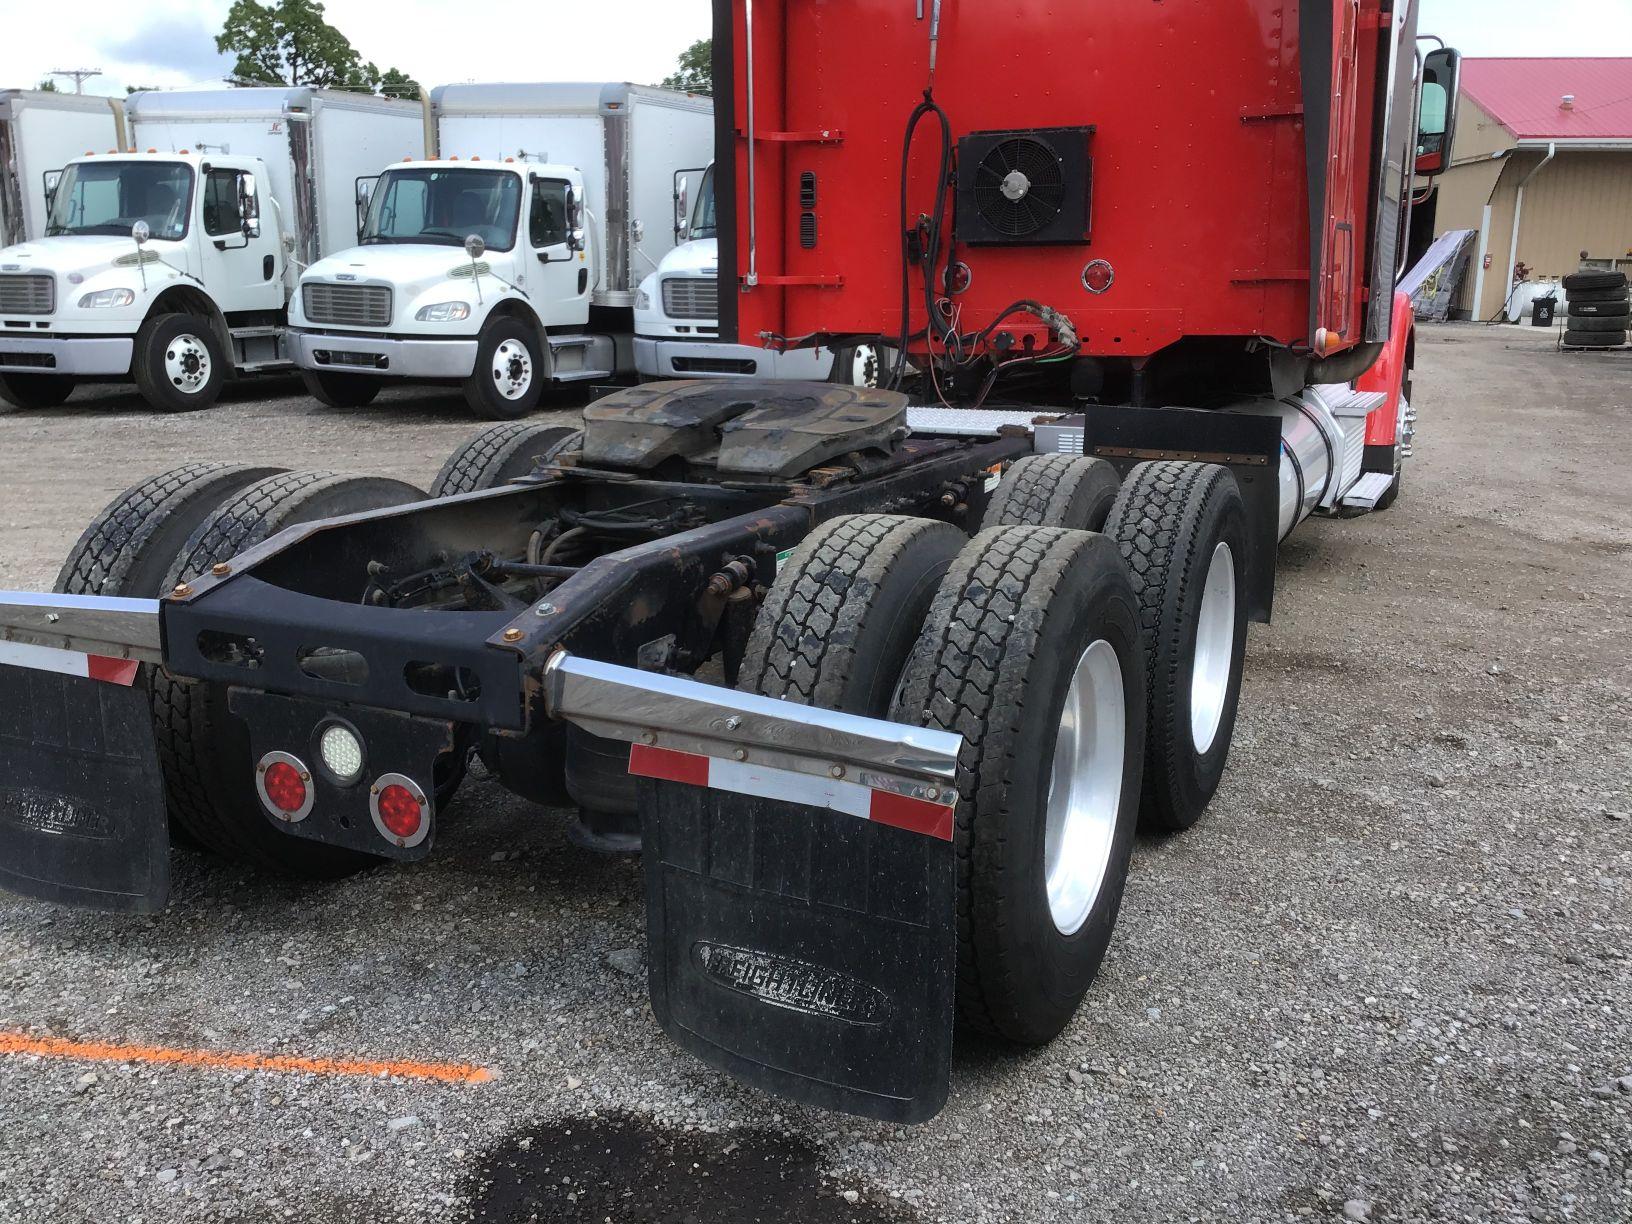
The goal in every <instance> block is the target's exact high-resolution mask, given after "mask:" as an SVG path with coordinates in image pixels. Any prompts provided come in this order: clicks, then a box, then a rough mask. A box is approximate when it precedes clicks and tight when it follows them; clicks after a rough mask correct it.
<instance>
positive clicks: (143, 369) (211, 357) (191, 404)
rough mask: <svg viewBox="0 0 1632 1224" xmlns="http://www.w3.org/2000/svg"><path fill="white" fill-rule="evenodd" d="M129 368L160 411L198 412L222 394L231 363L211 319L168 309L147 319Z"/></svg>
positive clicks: (142, 327)
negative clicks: (176, 312)
mask: <svg viewBox="0 0 1632 1224" xmlns="http://www.w3.org/2000/svg"><path fill="white" fill-rule="evenodd" d="M130 368H131V375H132V376H133V377H134V378H135V380H136V389H137V390H138V391H140V392H141V393H142V398H143V399H145V400H146V401H147V402H148V403H149V404H151V405H152V406H153V407H155V408H157V409H158V410H159V411H160V412H193V411H195V410H197V409H199V408H208V407H210V405H212V404H214V403H215V401H216V400H217V399H219V398H220V396H221V388H222V387H223V386H224V385H225V384H226V381H227V375H228V373H229V372H230V363H229V362H228V360H227V355H226V353H225V352H224V351H223V350H222V348H221V341H220V340H219V339H218V338H217V337H216V334H215V328H214V326H213V325H212V324H211V322H210V320H208V319H206V318H204V317H203V316H201V315H189V314H166V315H154V316H153V317H152V318H150V319H148V320H147V322H145V323H143V324H142V326H141V330H140V331H138V332H137V333H136V354H135V357H134V358H133V360H132V361H131V367H130Z"/></svg>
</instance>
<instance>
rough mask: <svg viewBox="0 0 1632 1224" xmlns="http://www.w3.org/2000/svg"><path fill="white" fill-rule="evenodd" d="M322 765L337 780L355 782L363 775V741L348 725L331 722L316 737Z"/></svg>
mask: <svg viewBox="0 0 1632 1224" xmlns="http://www.w3.org/2000/svg"><path fill="white" fill-rule="evenodd" d="M317 751H318V754H319V755H320V756H322V758H323V767H324V768H325V769H327V770H328V771H329V773H330V774H332V775H333V776H334V779H335V781H337V782H355V781H357V779H358V778H360V777H362V776H363V741H362V740H360V739H358V738H357V733H356V732H355V731H353V730H352V729H351V728H350V727H343V726H341V725H340V724H339V723H333V724H331V725H330V726H327V727H325V728H324V729H323V734H322V735H320V736H318V738H317Z"/></svg>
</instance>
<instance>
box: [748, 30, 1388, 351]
mask: <svg viewBox="0 0 1632 1224" xmlns="http://www.w3.org/2000/svg"><path fill="white" fill-rule="evenodd" d="M1331 2H1332V3H1333V4H1334V6H1336V7H1338V8H1341V9H1342V10H1343V12H1345V13H1346V14H1348V17H1347V25H1346V26H1344V27H1342V30H1343V33H1342V34H1341V37H1343V38H1345V39H1347V40H1349V41H1348V42H1347V43H1346V44H1345V46H1348V47H1355V48H1358V50H1356V51H1354V52H1353V53H1352V54H1351V53H1350V52H1349V51H1345V70H1346V78H1345V79H1346V80H1347V81H1348V84H1349V88H1348V93H1347V95H1346V97H1345V98H1344V99H1343V101H1344V106H1343V107H1341V108H1339V110H1340V111H1341V114H1340V115H1338V114H1334V116H1333V122H1334V124H1338V125H1339V129H1340V132H1341V133H1342V140H1343V144H1344V156H1343V157H1342V158H1341V164H1340V165H1339V167H1338V168H1339V170H1340V171H1341V174H1340V176H1339V177H1338V178H1337V179H1336V181H1335V190H1336V194H1335V196H1334V197H1333V198H1334V201H1335V203H1334V209H1333V212H1334V215H1336V216H1338V217H1340V218H1341V219H1342V221H1343V223H1344V224H1347V225H1350V226H1352V227H1353V229H1351V230H1348V231H1343V232H1344V233H1345V234H1347V235H1348V236H1346V237H1344V238H1342V239H1341V243H1340V245H1344V250H1343V251H1342V252H1340V259H1339V261H1338V263H1337V265H1336V267H1335V270H1334V277H1333V280H1332V283H1331V285H1330V292H1329V294H1328V295H1327V297H1326V299H1325V300H1326V307H1325V309H1324V310H1323V317H1326V316H1329V317H1331V318H1333V319H1336V320H1339V321H1341V322H1342V323H1343V330H1344V333H1345V344H1346V343H1353V342H1354V341H1355V340H1356V339H1358V332H1359V321H1360V319H1361V318H1362V316H1363V311H1362V309H1361V306H1360V301H1361V299H1360V297H1359V294H1360V292H1361V291H1360V286H1359V281H1360V280H1361V279H1362V278H1363V276H1364V272H1365V268H1366V266H1367V258H1366V251H1367V249H1368V236H1367V235H1366V234H1365V233H1364V232H1363V229H1364V219H1365V217H1366V215H1367V211H1368V209H1367V201H1366V193H1367V191H1368V190H1369V179H1370V164H1371V132H1370V127H1371V124H1372V111H1373V107H1372V95H1373V92H1374V85H1375V81H1374V76H1375V50H1374V46H1375V42H1376V24H1377V12H1378V9H1379V6H1380V0H1331ZM932 7H933V5H932V0H925V3H924V5H923V8H924V10H925V19H923V20H918V19H916V18H915V16H914V9H915V6H914V5H913V4H912V3H911V2H910V0H823V2H822V3H811V2H810V0H754V3H753V4H752V14H753V36H754V75H753V91H754V99H755V110H756V126H757V128H758V131H759V134H760V136H761V139H759V140H757V141H755V142H754V160H755V163H756V167H755V169H756V174H755V179H756V182H755V193H754V198H753V201H752V206H753V211H754V216H755V222H756V231H757V232H756V242H755V251H754V255H755V257H756V260H757V270H758V272H759V273H760V275H761V276H773V277H802V278H813V279H814V280H815V281H817V282H820V283H809V284H796V283H787V282H785V281H784V282H782V283H778V284H776V285H764V284H761V285H758V286H749V285H742V286H740V288H741V292H740V295H739V299H738V301H739V311H740V314H739V328H738V334H739V336H740V337H741V338H742V339H744V340H746V341H750V342H752V341H753V340H754V338H755V337H756V336H758V335H760V334H761V333H768V334H771V335H775V336H784V337H790V338H791V337H799V336H804V335H808V334H811V333H820V332H828V333H837V334H844V333H882V334H893V333H894V332H895V331H896V330H897V329H898V327H899V324H900V297H901V233H900V229H901V226H900V223H899V221H898V206H899V205H898V194H899V191H900V179H901V170H900V166H901V156H902V150H901V145H902V139H903V135H904V129H905V125H906V122H907V119H908V116H909V115H910V113H911V112H912V109H913V107H914V106H915V105H917V103H918V102H919V101H920V100H921V99H922V98H923V95H924V90H925V88H926V86H927V85H928V84H929V71H928V67H929V21H928V14H929V12H930V11H931V10H932ZM747 9H748V5H747V4H746V0H737V2H736V3H735V4H734V5H733V12H734V19H735V21H736V48H737V53H736V57H735V61H736V72H737V82H736V89H735V91H734V92H735V112H734V113H735V115H736V126H737V130H738V133H739V140H738V146H737V149H736V170H737V201H738V217H739V220H738V225H737V243H738V273H739V278H740V277H743V276H746V274H747V271H748V268H749V250H748V225H747V216H748V211H749V208H750V197H749V192H748V156H747V152H748V142H747V139H746V134H747V133H746V126H747V123H746V94H747V90H746V86H747V82H746V76H747V56H746V55H745V54H744V49H745V39H746V22H745V15H746V12H747ZM1351 61H1352V62H1351ZM934 98H935V100H936V101H937V102H938V103H940V105H941V106H943V107H944V108H945V109H946V111H947V113H948V114H949V115H950V117H951V121H952V125H953V139H954V140H956V139H957V138H958V137H960V136H962V135H964V134H967V133H969V132H973V131H982V130H992V129H1008V128H1026V127H1047V126H1064V125H1093V127H1094V129H1095V132H1094V136H1093V140H1092V146H1091V147H1092V153H1093V158H1094V167H1093V170H1094V188H1093V231H1092V241H1091V243H1090V244H1088V245H1080V246H1079V245H1069V246H1045V247H973V248H971V247H966V246H959V247H958V248H957V251H956V254H957V258H959V259H961V260H963V261H964V262H966V263H967V264H968V265H969V266H970V268H971V269H972V271H973V283H972V285H971V287H970V289H969V290H968V291H967V292H965V293H963V294H960V295H958V297H957V298H955V299H954V303H955V305H956V307H957V308H958V309H959V310H960V311H961V312H962V314H961V324H962V326H963V328H964V329H965V330H976V329H978V328H979V327H981V326H984V325H985V323H986V322H988V321H990V320H991V319H992V318H994V317H995V316H996V315H997V313H998V312H999V311H1000V310H1002V309H1003V308H1004V307H1005V306H1007V305H1009V304H1010V303H1012V302H1014V301H1016V300H1017V299H1020V298H1032V299H1036V300H1038V301H1041V302H1043V303H1045V304H1047V305H1050V306H1052V307H1054V308H1056V309H1058V310H1060V311H1061V312H1063V313H1064V314H1065V315H1067V316H1068V317H1069V318H1070V319H1071V320H1072V322H1073V323H1074V324H1075V326H1076V329H1077V331H1078V334H1079V335H1080V337H1081V338H1082V342H1083V344H1082V351H1084V352H1087V353H1093V354H1100V355H1107V356H1141V355H1147V354H1150V353H1153V352H1155V351H1156V350H1157V349H1160V348H1162V347H1164V346H1165V345H1168V344H1171V343H1172V342H1173V341H1175V340H1177V339H1179V338H1180V337H1182V336H1187V335H1257V336H1265V337H1269V338H1272V339H1275V340H1277V341H1280V342H1283V343H1287V344H1294V345H1297V344H1308V343H1310V342H1312V340H1313V337H1312V336H1311V335H1310V334H1309V331H1310V319H1311V309H1310V306H1311V301H1310V297H1311V286H1310V283H1309V270H1308V268H1309V245H1310V244H1309V233H1308V228H1309V222H1308V217H1309V210H1308V206H1307V199H1308V189H1307V182H1308V179H1307V167H1306V164H1305V146H1304V139H1303V127H1302V125H1303V106H1302V101H1303V100H1302V82H1301V76H1300V72H1299V64H1298V5H1297V3H1296V0H1156V2H1153V0H1097V2H1096V3H1095V4H1092V5H1087V4H1082V5H1061V4H1056V3H1052V2H1051V0H981V2H980V3H974V2H972V0H944V3H943V7H942V17H941V30H940V44H939V55H938V65H937V70H936V75H935V79H934ZM823 131H827V132H838V133H841V137H840V138H839V139H838V140H829V141H825V142H817V141H811V142H804V141H798V140H788V139H781V138H778V137H777V135H776V134H778V133H790V134H795V135H797V134H799V133H818V132H823ZM938 154H939V142H938V131H937V125H936V124H935V122H934V120H933V119H929V120H926V121H925V122H924V123H923V124H922V125H921V126H920V128H919V134H918V139H917V140H916V142H915V144H914V148H913V151H912V157H911V162H910V167H911V168H910V173H909V184H910V186H909V200H910V206H909V220H910V219H912V218H916V216H917V215H918V214H920V213H923V212H927V211H929V209H930V207H931V203H932V201H933V196H934V183H933V176H934V173H935V169H936V166H937V164H938V160H939V157H938ZM805 171H809V172H812V173H814V174H815V175H816V179H817V184H818V187H817V190H818V204H817V210H816V211H817V214H818V218H819V227H818V240H817V245H816V247H815V248H814V249H810V250H807V249H804V248H802V247H801V246H800V244H799V238H798V228H797V226H796V225H795V224H794V223H793V222H794V220H795V218H796V217H797V215H798V196H799V178H800V175H801V173H802V172H805ZM1334 232H1335V231H1334ZM1345 244H1346V245H1345ZM1095 259H1104V260H1107V261H1109V262H1110V263H1111V264H1112V265H1113V267H1114V268H1115V274H1116V277H1115V283H1114V285H1112V287H1111V288H1110V290H1109V291H1108V292H1106V293H1104V294H1102V295H1097V296H1096V295H1094V294H1091V293H1089V292H1088V291H1087V290H1086V289H1085V288H1084V287H1083V284H1082V280H1081V276H1082V270H1083V267H1084V266H1085V265H1086V264H1087V263H1088V262H1089V261H1090V260H1095ZM841 278H842V280H841ZM835 282H838V283H835ZM914 282H915V283H914V290H913V294H912V298H913V303H914V305H913V318H914V322H913V326H914V328H915V329H916V328H921V327H923V326H924V323H925V319H924V314H923V309H924V308H923V296H922V289H921V285H919V284H918V283H916V282H917V277H916V275H915V276H914Z"/></svg>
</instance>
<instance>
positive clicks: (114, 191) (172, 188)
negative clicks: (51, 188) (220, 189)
mask: <svg viewBox="0 0 1632 1224" xmlns="http://www.w3.org/2000/svg"><path fill="white" fill-rule="evenodd" d="M192 199H193V171H192V167H191V166H186V165H183V164H182V163H180V162H161V161H105V162H103V161H99V162H74V163H73V164H72V165H70V166H68V167H67V168H66V169H64V170H63V172H62V178H61V180H60V181H59V182H58V183H57V191H56V194H55V195H54V196H52V197H51V216H50V218H49V219H48V220H47V221H46V225H45V233H46V237H48V238H51V237H56V236H58V235H60V234H124V235H126V236H127V237H128V236H129V234H130V229H131V226H133V225H135V224H136V222H138V221H146V222H147V228H148V230H149V232H150V233H151V234H152V236H153V237H154V238H163V239H166V240H167V241H172V242H174V241H176V240H178V239H181V238H185V237H186V236H187V214H188V212H189V211H190V206H191V204H192Z"/></svg>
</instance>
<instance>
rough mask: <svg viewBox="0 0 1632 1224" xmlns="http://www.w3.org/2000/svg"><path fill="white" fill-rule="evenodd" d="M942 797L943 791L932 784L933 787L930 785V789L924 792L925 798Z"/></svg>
mask: <svg viewBox="0 0 1632 1224" xmlns="http://www.w3.org/2000/svg"><path fill="white" fill-rule="evenodd" d="M940 797H941V792H940V790H939V789H938V788H937V787H933V786H932V787H930V788H929V789H928V790H926V791H925V792H924V798H925V799H939V798H940Z"/></svg>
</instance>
